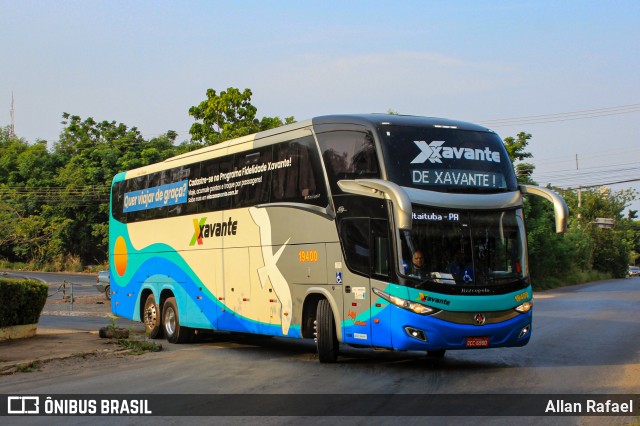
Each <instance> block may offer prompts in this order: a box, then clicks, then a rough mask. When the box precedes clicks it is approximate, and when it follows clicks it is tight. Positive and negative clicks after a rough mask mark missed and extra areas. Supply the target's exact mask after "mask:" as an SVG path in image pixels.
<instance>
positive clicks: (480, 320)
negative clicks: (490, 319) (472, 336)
mask: <svg viewBox="0 0 640 426" xmlns="http://www.w3.org/2000/svg"><path fill="white" fill-rule="evenodd" d="M473 321H474V323H475V324H476V325H484V323H485V322H486V321H487V317H485V316H484V314H475V316H474V317H473Z"/></svg>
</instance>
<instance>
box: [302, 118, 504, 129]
mask: <svg viewBox="0 0 640 426" xmlns="http://www.w3.org/2000/svg"><path fill="white" fill-rule="evenodd" d="M311 121H312V122H313V124H314V125H320V124H338V123H344V124H361V125H364V126H374V127H376V126H378V125H398V126H413V127H450V128H457V129H460V130H474V131H481V132H492V133H493V131H492V130H490V129H487V128H486V127H483V126H479V125H477V124H472V123H467V122H465V121H458V120H450V119H447V118H438V117H420V116H414V115H398V114H345V115H340V114H337V115H325V116H321V117H316V118H313V119H312V120H311Z"/></svg>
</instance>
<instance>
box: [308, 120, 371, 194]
mask: <svg viewBox="0 0 640 426" xmlns="http://www.w3.org/2000/svg"><path fill="white" fill-rule="evenodd" d="M318 143H319V144H320V150H321V151H322V158H323V159H324V163H325V167H326V169H327V174H328V176H329V182H330V184H331V190H332V191H334V192H336V191H339V188H338V184H337V182H338V181H339V180H341V179H363V178H379V177H380V168H379V167H378V158H377V155H376V149H375V144H374V142H373V136H372V135H371V133H365V132H356V131H332V132H325V133H319V134H318Z"/></svg>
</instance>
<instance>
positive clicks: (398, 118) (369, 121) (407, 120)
mask: <svg viewBox="0 0 640 426" xmlns="http://www.w3.org/2000/svg"><path fill="white" fill-rule="evenodd" d="M322 124H355V125H361V126H364V127H368V128H377V127H378V126H384V125H398V126H412V127H444V128H455V129H460V130H472V131H481V132H491V133H493V131H492V130H490V129H487V128H486V127H482V126H479V125H477V124H472V123H467V122H464V121H457V120H450V119H446V118H436V117H420V116H412V115H399V114H378V113H371V114H334V115H324V116H318V117H315V118H311V119H307V120H303V121H298V122H296V123H292V124H287V125H284V126H280V127H276V128H274V129H269V130H265V131H262V132H258V133H254V134H251V135H247V136H241V137H239V138H235V139H230V140H227V141H224V142H221V143H218V144H215V145H211V146H206V147H203V148H199V149H196V150H193V151H189V152H186V153H184V154H180V155H177V156H175V157H171V158H167V159H166V160H164V161H161V162H160V163H156V164H150V165H147V166H142V167H140V168H137V169H133V170H129V171H128V172H127V174H128V175H129V176H140V175H145V174H147V173H150V172H152V171H155V170H159V169H162V168H164V167H167V166H166V165H167V163H173V162H176V161H178V162H179V161H180V160H186V159H187V158H189V157H194V156H198V155H201V154H205V153H208V152H214V151H218V150H222V149H227V148H229V147H232V146H234V145H238V144H242V143H247V142H251V141H256V140H259V139H263V138H267V137H270V136H274V135H278V134H281V133H286V132H291V131H295V130H298V129H303V128H306V127H311V126H316V125H322ZM163 164H164V166H163Z"/></svg>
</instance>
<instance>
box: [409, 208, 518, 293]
mask: <svg viewBox="0 0 640 426" xmlns="http://www.w3.org/2000/svg"><path fill="white" fill-rule="evenodd" d="M524 235H525V230H524V222H523V218H522V211H521V210H520V209H517V210H515V209H514V210H504V211H490V212H489V211H457V210H445V209H434V208H429V207H425V206H417V205H414V206H413V219H412V230H411V231H402V233H401V242H402V258H403V264H404V265H403V269H404V271H401V274H403V275H404V276H405V277H407V278H408V280H407V281H408V285H410V286H416V287H419V286H420V285H424V284H425V283H438V284H449V285H458V286H476V287H477V286H483V287H491V286H498V285H507V284H514V283H524V281H526V280H527V276H528V270H527V260H526V252H525V245H524V244H525V238H524Z"/></svg>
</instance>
